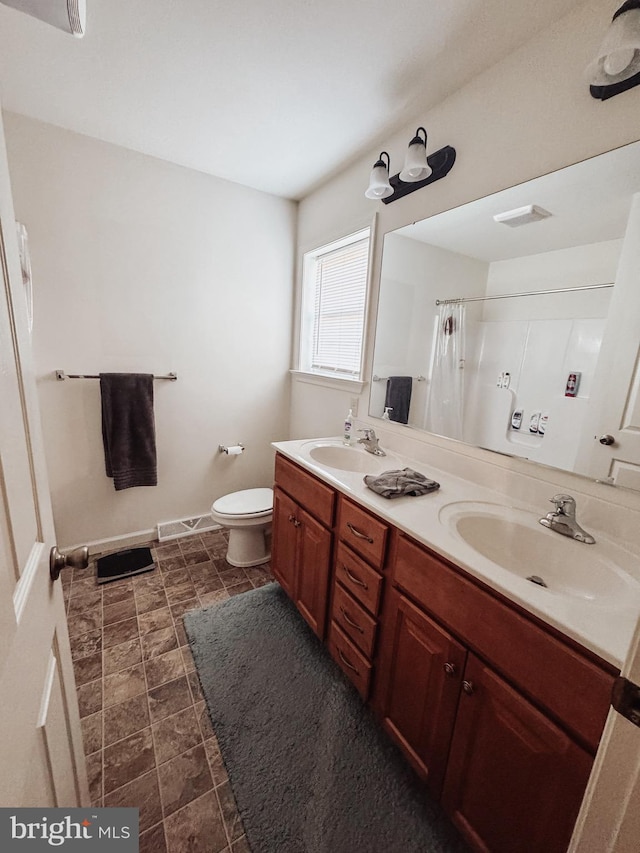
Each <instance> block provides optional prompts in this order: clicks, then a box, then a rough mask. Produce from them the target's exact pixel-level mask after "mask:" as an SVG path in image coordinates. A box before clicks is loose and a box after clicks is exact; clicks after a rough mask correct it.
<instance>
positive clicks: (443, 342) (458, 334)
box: [426, 303, 465, 440]
mask: <svg viewBox="0 0 640 853" xmlns="http://www.w3.org/2000/svg"><path fill="white" fill-rule="evenodd" d="M464 315H465V306H464V305H461V304H460V303H453V304H451V305H441V306H440V310H439V313H438V318H437V326H436V336H435V342H434V348H433V358H432V364H431V381H430V387H429V400H428V403H427V417H426V424H427V429H428V430H429V431H430V432H434V433H436V434H437V435H446V436H449V438H457V439H460V440H462V437H463V432H462V429H463V426H462V425H463V416H464V334H465V333H464Z"/></svg>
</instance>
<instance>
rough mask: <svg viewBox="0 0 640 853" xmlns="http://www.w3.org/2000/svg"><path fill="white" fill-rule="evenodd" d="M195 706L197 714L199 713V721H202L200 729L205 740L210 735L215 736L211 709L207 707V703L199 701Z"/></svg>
mask: <svg viewBox="0 0 640 853" xmlns="http://www.w3.org/2000/svg"><path fill="white" fill-rule="evenodd" d="M195 708H196V714H197V715H198V721H199V723H200V731H201V732H202V737H203V738H204V739H205V740H207V739H208V738H210V737H214V731H213V726H212V725H211V717H210V716H209V709H208V708H207V703H206V702H198V703H197V705H196V706H195Z"/></svg>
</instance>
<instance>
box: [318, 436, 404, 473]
mask: <svg viewBox="0 0 640 853" xmlns="http://www.w3.org/2000/svg"><path fill="white" fill-rule="evenodd" d="M304 450H305V451H306V454H307V455H308V456H309V458H310V459H311V460H312V461H313V462H317V463H318V464H319V465H322V466H324V467H327V468H336V469H338V470H339V471H356V472H358V471H359V472H361V473H362V474H378V473H382V471H388V470H389V469H392V468H397V467H398V465H399V462H398V460H397V459H395V457H393V456H375V455H374V454H373V453H369V452H368V451H366V450H365V449H364V448H363V447H362V446H361V445H353V446H351V447H349V446H347V445H345V444H342V443H341V442H339V441H314V442H309V445H308V446H306V447H305V448H304Z"/></svg>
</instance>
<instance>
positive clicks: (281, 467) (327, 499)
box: [275, 453, 336, 527]
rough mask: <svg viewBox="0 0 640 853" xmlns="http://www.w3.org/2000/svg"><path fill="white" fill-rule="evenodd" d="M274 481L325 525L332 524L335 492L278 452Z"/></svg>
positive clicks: (329, 525)
mask: <svg viewBox="0 0 640 853" xmlns="http://www.w3.org/2000/svg"><path fill="white" fill-rule="evenodd" d="M275 481H276V483H277V485H278V486H280V488H281V489H283V491H285V492H287V494H288V495H290V496H291V497H292V498H293V499H294V500H295V501H296V502H297V503H299V504H300V506H303V507H304V508H305V509H306V510H308V511H309V512H310V513H311V515H314V516H315V517H316V518H317V519H318V521H320V522H322V524H324V526H325V527H331V526H332V525H333V513H334V507H335V501H336V494H335V492H334V491H333V489H332V488H330V487H329V486H325V485H324V483H321V482H320V480H318V479H317V478H316V477H313V476H312V475H311V474H307V473H306V471H303V470H302V468H298V466H297V465H294V464H293V462H290V461H289V460H288V459H285V457H284V456H282V455H281V454H280V453H277V454H276V466H275Z"/></svg>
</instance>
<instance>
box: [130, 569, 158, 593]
mask: <svg viewBox="0 0 640 853" xmlns="http://www.w3.org/2000/svg"><path fill="white" fill-rule="evenodd" d="M163 586H164V580H163V577H162V572H160V571H159V569H157V568H156V569H155V570H154V571H153V572H148V573H147V574H144V575H140V577H139V578H137V579H136V593H137V595H138V596H141V595H147V594H149V593H150V592H157V591H158V590H159V589H162V587H163Z"/></svg>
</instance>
